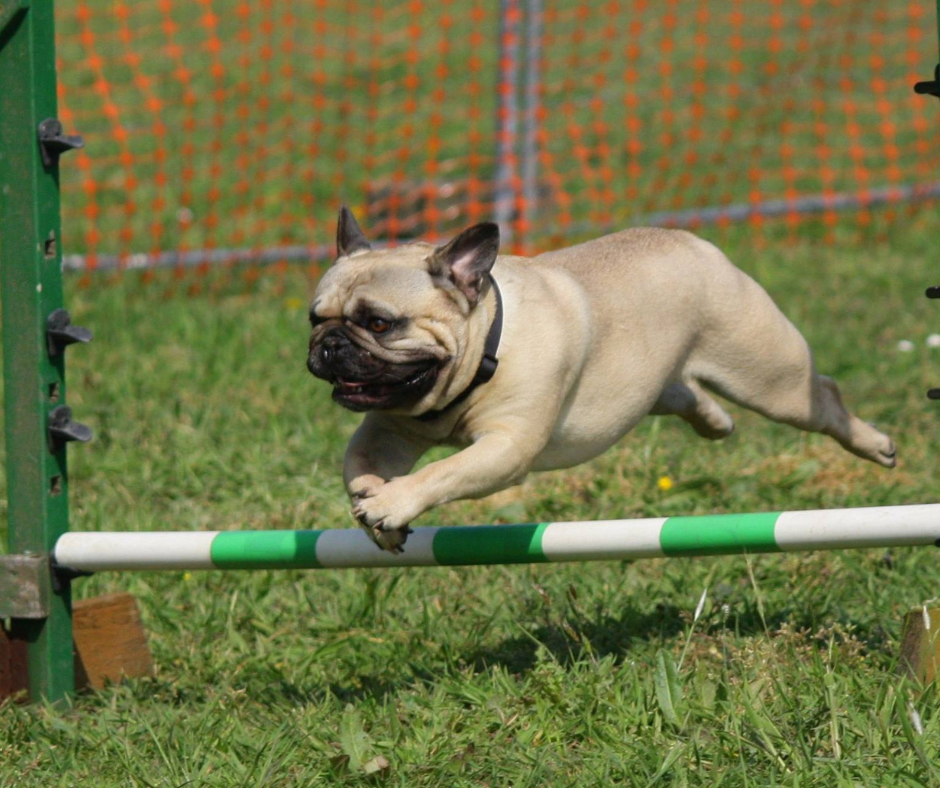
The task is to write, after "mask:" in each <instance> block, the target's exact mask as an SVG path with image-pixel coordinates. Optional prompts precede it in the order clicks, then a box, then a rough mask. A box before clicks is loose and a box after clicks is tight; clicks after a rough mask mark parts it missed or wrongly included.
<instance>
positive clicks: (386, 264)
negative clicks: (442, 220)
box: [312, 243, 434, 317]
mask: <svg viewBox="0 0 940 788" xmlns="http://www.w3.org/2000/svg"><path fill="white" fill-rule="evenodd" d="M433 250H434V247H433V246H432V245H430V244H425V243H414V244H408V245H407V246H400V247H397V248H395V249H377V250H370V251H364V252H357V253H355V254H353V255H351V256H350V257H348V258H341V259H340V260H338V261H337V262H336V264H335V265H333V266H332V267H331V268H329V269H328V270H327V271H326V273H324V274H323V277H322V279H320V283H319V285H317V289H316V293H315V294H314V298H313V305H312V306H313V307H314V308H315V310H316V312H317V314H318V315H321V316H323V317H331V316H338V315H340V314H344V313H347V312H349V310H350V309H352V308H354V307H355V305H356V302H358V301H360V300H363V299H365V300H370V301H380V302H386V303H389V304H390V305H397V306H398V307H399V308H400V309H403V310H407V309H409V308H415V307H417V305H418V304H419V303H420V302H422V301H423V300H424V299H425V298H426V297H427V294H428V291H429V288H428V284H429V277H430V274H429V273H428V269H427V262H426V261H427V258H428V255H429V254H431V252H432V251H433Z"/></svg>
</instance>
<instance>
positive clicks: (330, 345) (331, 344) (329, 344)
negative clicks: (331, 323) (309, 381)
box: [320, 334, 342, 364]
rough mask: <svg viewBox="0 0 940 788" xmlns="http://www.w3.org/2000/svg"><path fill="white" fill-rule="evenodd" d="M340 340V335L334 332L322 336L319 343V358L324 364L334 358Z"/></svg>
mask: <svg viewBox="0 0 940 788" xmlns="http://www.w3.org/2000/svg"><path fill="white" fill-rule="evenodd" d="M341 341H342V340H341V339H340V337H338V336H336V335H335V334H330V335H329V336H326V337H324V338H323V343H322V344H321V345H320V360H321V361H322V362H323V363H324V364H329V363H330V361H332V360H333V359H334V358H335V356H336V351H337V349H338V347H339V345H340V343H341Z"/></svg>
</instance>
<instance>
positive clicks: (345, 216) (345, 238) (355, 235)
mask: <svg viewBox="0 0 940 788" xmlns="http://www.w3.org/2000/svg"><path fill="white" fill-rule="evenodd" d="M371 248H372V247H371V246H370V245H369V242H368V241H367V240H366V237H365V235H364V234H363V232H362V229H361V228H360V227H359V222H357V221H356V217H355V216H353V213H352V211H350V210H349V208H347V207H346V206H345V205H344V206H343V207H342V208H340V209H339V221H338V222H337V223H336V256H337V257H345V256H346V255H348V254H352V253H353V252H358V251H359V250H360V249H371Z"/></svg>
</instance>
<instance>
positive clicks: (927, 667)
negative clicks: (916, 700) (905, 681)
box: [901, 606, 940, 684]
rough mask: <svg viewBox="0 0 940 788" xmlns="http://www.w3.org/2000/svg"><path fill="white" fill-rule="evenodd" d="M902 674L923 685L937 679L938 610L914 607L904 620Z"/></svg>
mask: <svg viewBox="0 0 940 788" xmlns="http://www.w3.org/2000/svg"><path fill="white" fill-rule="evenodd" d="M901 670H902V671H904V672H905V673H907V674H908V675H909V676H912V677H914V678H916V679H918V680H919V681H921V682H923V683H924V684H929V683H930V682H932V681H935V680H936V679H937V678H938V677H940V607H934V608H928V607H926V606H925V607H917V608H914V609H913V610H911V611H910V612H909V613H908V614H907V615H906V616H905V617H904V629H903V631H902V633H901Z"/></svg>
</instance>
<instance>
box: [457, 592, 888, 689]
mask: <svg viewBox="0 0 940 788" xmlns="http://www.w3.org/2000/svg"><path fill="white" fill-rule="evenodd" d="M719 618H722V619H723V618H724V617H723V616H722V614H721V611H720V610H716V611H715V612H714V613H713V614H712V615H711V616H708V615H706V616H705V617H703V620H701V621H700V622H699V623H698V625H697V627H696V631H697V632H700V633H707V634H710V635H717V634H719V633H720V632H724V633H726V634H727V635H728V636H730V637H733V638H747V637H753V636H763V635H769V637H774V635H775V633H777V632H778V631H779V630H780V629H781V628H782V627H783V626H784V625H787V626H788V627H789V628H790V629H795V630H805V631H807V632H811V633H812V632H816V631H818V630H819V617H818V616H817V615H814V614H813V613H812V612H810V611H796V610H793V609H787V608H781V609H779V610H776V611H774V612H773V613H769V614H765V616H764V617H762V616H761V614H760V612H759V611H758V610H757V608H756V607H755V606H747V607H744V608H741V609H740V610H737V611H732V612H731V613H730V614H729V615H728V616H727V619H725V620H719ZM835 620H836V621H838V622H839V623H841V624H843V625H844V626H846V628H847V629H848V628H851V631H852V634H853V635H854V637H855V638H856V639H857V640H858V641H860V642H861V643H862V644H863V645H864V647H865V649H866V650H867V651H869V652H884V651H885V650H886V649H888V648H889V644H890V643H891V642H892V641H891V636H890V634H889V633H888V632H887V631H886V630H885V628H884V627H883V626H882V624H881V623H880V622H877V621H859V622H855V621H851V620H849V619H847V618H844V617H841V616H837V617H835ZM688 629H689V615H688V611H687V610H685V609H683V608H679V607H676V606H673V605H658V606H657V607H656V609H655V610H654V611H651V612H648V613H642V612H639V611H636V610H626V611H624V612H623V613H622V614H621V615H620V616H612V615H606V614H604V615H599V616H595V617H592V618H577V617H568V618H566V619H565V620H563V621H561V622H558V623H555V622H552V623H547V624H543V625H541V626H538V627H535V628H533V629H531V630H528V631H527V632H526V634H524V635H521V636H518V637H512V638H506V639H504V640H502V641H500V642H499V643H496V644H495V645H492V646H488V647H486V648H481V649H478V650H476V651H474V652H472V653H471V654H468V656H467V662H468V664H470V665H472V666H473V667H474V669H476V670H478V671H485V670H487V669H489V668H492V667H494V666H500V667H503V668H505V669H506V670H508V671H510V672H511V673H515V674H520V673H526V672H528V671H530V670H532V669H533V668H534V667H535V666H536V664H537V663H538V661H539V656H538V654H539V649H545V650H546V651H547V652H548V653H549V654H550V655H551V656H552V658H553V659H554V660H555V661H556V662H557V663H558V664H560V665H562V666H563V667H569V666H571V665H572V664H574V663H576V662H579V661H581V660H583V659H586V658H591V657H593V658H604V657H613V658H614V660H615V661H617V662H620V661H622V660H624V659H627V658H629V655H630V653H631V652H632V651H634V650H635V649H637V648H639V649H640V650H644V649H645V647H648V646H649V644H650V643H651V642H653V641H657V642H665V641H668V640H670V639H673V638H676V637H679V636H680V635H682V633H685V632H687V631H688ZM811 639H812V638H811ZM819 645H820V647H823V648H824V647H825V646H826V643H825V640H824V639H821V640H819Z"/></svg>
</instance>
